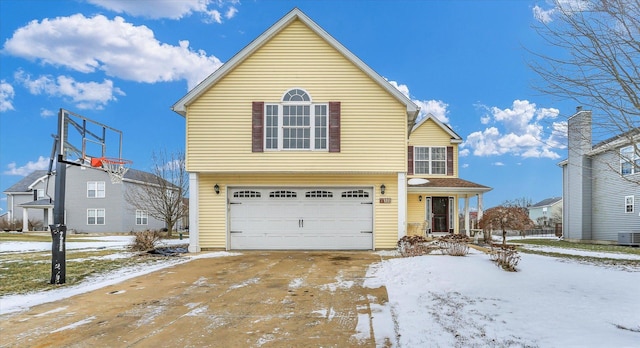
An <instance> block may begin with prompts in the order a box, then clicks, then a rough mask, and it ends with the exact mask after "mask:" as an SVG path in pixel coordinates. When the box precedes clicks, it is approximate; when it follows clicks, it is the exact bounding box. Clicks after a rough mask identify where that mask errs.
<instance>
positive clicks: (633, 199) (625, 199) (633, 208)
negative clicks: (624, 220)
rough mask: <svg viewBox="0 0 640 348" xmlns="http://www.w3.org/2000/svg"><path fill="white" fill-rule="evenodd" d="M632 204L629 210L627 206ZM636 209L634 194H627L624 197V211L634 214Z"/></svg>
mask: <svg viewBox="0 0 640 348" xmlns="http://www.w3.org/2000/svg"><path fill="white" fill-rule="evenodd" d="M629 199H631V204H629V203H628V200H629ZM629 206H631V211H628V210H627V208H628V207H629ZM634 211H635V198H634V196H625V197H624V212H625V213H626V214H632V213H633V212H634Z"/></svg>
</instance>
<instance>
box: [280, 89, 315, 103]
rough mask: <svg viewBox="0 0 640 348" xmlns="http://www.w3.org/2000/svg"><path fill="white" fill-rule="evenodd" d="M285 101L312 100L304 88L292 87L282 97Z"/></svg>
mask: <svg viewBox="0 0 640 348" xmlns="http://www.w3.org/2000/svg"><path fill="white" fill-rule="evenodd" d="M282 101H283V102H285V103H286V102H311V97H310V96H309V93H307V92H305V91H304V90H302V89H299V88H294V89H290V90H289V91H288V92H287V93H285V94H284V96H283V97H282Z"/></svg>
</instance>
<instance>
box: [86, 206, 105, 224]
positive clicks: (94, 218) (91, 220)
mask: <svg viewBox="0 0 640 348" xmlns="http://www.w3.org/2000/svg"><path fill="white" fill-rule="evenodd" d="M87 225H104V209H87Z"/></svg>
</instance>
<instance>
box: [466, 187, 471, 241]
mask: <svg viewBox="0 0 640 348" xmlns="http://www.w3.org/2000/svg"><path fill="white" fill-rule="evenodd" d="M469 226H470V225H469V195H465V196H464V232H465V234H466V235H467V236H468V237H470V236H471V231H470V230H469V228H470V227H469Z"/></svg>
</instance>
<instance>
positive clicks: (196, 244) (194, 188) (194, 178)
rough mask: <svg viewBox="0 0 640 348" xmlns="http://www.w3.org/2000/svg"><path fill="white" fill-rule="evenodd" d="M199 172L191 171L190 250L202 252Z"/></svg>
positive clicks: (191, 251)
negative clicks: (199, 220)
mask: <svg viewBox="0 0 640 348" xmlns="http://www.w3.org/2000/svg"><path fill="white" fill-rule="evenodd" d="M199 182H200V180H199V177H198V173H189V252H190V253H198V252H200V235H199V233H200V231H199V229H198V216H199V212H198V192H199V190H200V187H199Z"/></svg>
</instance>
